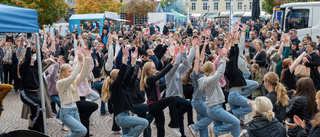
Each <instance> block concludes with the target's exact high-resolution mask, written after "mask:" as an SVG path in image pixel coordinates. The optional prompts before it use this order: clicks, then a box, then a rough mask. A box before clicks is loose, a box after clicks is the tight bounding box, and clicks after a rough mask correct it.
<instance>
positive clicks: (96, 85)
mask: <svg viewBox="0 0 320 137" xmlns="http://www.w3.org/2000/svg"><path fill="white" fill-rule="evenodd" d="M92 86H93V88H94V89H95V90H97V91H98V92H99V95H100V97H101V89H102V86H103V83H102V82H100V81H96V82H93V84H92ZM106 113H107V110H106V103H105V102H103V101H102V100H101V106H100V114H101V115H104V114H106Z"/></svg>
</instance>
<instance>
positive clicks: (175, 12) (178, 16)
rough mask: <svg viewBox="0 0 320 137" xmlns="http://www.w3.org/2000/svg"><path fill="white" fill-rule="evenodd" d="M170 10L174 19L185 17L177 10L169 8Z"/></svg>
mask: <svg viewBox="0 0 320 137" xmlns="http://www.w3.org/2000/svg"><path fill="white" fill-rule="evenodd" d="M171 12H172V13H173V14H174V15H175V17H174V18H175V19H187V16H186V15H183V14H180V13H178V12H177V11H175V10H173V9H171Z"/></svg>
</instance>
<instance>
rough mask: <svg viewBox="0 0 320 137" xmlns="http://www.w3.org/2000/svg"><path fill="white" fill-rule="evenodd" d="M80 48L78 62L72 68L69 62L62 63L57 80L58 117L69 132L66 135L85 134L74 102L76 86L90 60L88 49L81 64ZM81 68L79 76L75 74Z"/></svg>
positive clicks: (78, 98) (75, 100) (83, 75)
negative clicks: (59, 104) (59, 107)
mask: <svg viewBox="0 0 320 137" xmlns="http://www.w3.org/2000/svg"><path fill="white" fill-rule="evenodd" d="M82 52H83V50H82V49H78V51H77V54H78V63H77V64H76V66H75V67H74V69H73V70H72V67H71V66H70V65H69V64H63V65H62V66H61V68H60V73H59V80H58V82H57V85H56V87H57V90H58V92H59V97H60V101H61V109H60V118H61V121H62V122H63V123H64V124H66V125H67V126H68V127H69V128H70V130H71V134H70V135H67V137H79V136H80V137H83V136H85V135H86V134H87V129H86V127H85V126H83V125H82V124H81V122H80V116H79V113H78V108H77V104H76V102H77V101H79V100H80V96H79V92H78V89H77V88H78V86H79V84H80V83H81V82H82V81H83V80H84V79H85V78H86V76H87V74H88V71H89V67H90V61H91V59H92V58H91V53H90V51H89V50H86V52H85V59H84V63H83V66H82V68H81V64H82V61H83V56H82ZM80 69H82V70H81V73H80V76H77V75H78V73H79V71H80Z"/></svg>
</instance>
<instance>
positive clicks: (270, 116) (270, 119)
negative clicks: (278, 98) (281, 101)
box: [262, 110, 274, 122]
mask: <svg viewBox="0 0 320 137" xmlns="http://www.w3.org/2000/svg"><path fill="white" fill-rule="evenodd" d="M262 115H263V116H264V117H266V118H267V119H268V120H269V122H271V121H272V118H273V117H274V113H273V112H272V110H268V111H267V112H264V113H263V114H262Z"/></svg>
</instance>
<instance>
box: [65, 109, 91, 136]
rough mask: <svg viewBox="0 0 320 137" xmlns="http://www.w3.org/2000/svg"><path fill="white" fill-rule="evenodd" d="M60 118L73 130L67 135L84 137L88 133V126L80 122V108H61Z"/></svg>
mask: <svg viewBox="0 0 320 137" xmlns="http://www.w3.org/2000/svg"><path fill="white" fill-rule="evenodd" d="M60 118H61V121H62V122H63V123H64V124H65V125H67V126H68V127H69V128H70V130H71V134H70V135H66V137H84V136H85V135H86V134H87V128H86V127H85V126H83V125H82V124H81V122H80V116H79V112H78V108H61V109H60Z"/></svg>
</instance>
